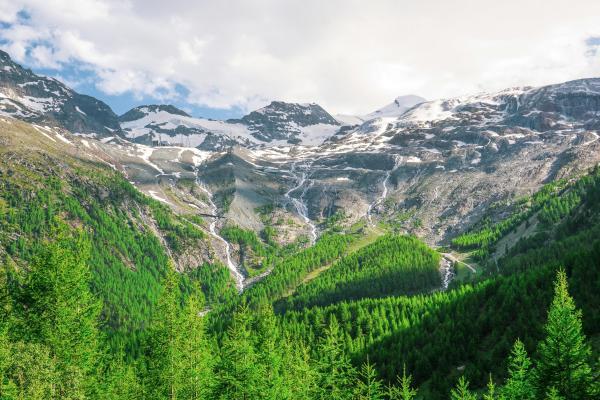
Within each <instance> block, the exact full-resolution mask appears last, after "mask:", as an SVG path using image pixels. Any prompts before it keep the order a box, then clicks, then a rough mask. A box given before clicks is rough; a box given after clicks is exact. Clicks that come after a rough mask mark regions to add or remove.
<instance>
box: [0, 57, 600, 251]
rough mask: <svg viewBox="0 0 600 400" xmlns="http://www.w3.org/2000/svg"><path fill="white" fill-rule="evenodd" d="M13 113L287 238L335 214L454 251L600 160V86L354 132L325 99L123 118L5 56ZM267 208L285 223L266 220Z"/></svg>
mask: <svg viewBox="0 0 600 400" xmlns="http://www.w3.org/2000/svg"><path fill="white" fill-rule="evenodd" d="M0 114H1V115H4V116H7V115H9V116H12V117H14V118H18V119H22V120H25V121H28V122H33V123H44V124H46V123H48V124H54V125H58V126H61V127H64V128H66V129H68V130H70V131H71V132H74V133H95V134H96V135H100V136H101V137H104V138H105V139H103V140H92V139H90V138H89V137H87V136H86V138H79V139H77V140H75V139H72V138H71V139H69V141H73V142H74V144H72V146H73V149H72V150H73V151H76V152H78V154H80V155H81V157H84V158H85V157H87V158H89V159H90V160H94V162H101V163H105V164H108V165H110V166H111V167H112V168H115V169H118V170H120V171H121V172H122V173H123V174H124V175H125V176H127V178H128V180H129V181H130V182H133V183H134V184H135V185H136V186H137V187H138V188H139V189H140V190H142V191H144V192H145V193H146V194H148V195H150V196H152V197H154V198H155V199H157V200H159V201H161V202H163V203H165V204H167V205H169V206H170V207H171V208H172V209H173V210H174V211H175V212H177V213H180V214H206V215H215V214H218V215H217V216H216V217H215V218H219V222H218V224H216V225H213V226H212V227H213V228H215V229H216V230H218V227H219V226H223V225H224V224H225V223H231V224H235V225H239V226H241V227H243V228H247V229H252V230H255V231H261V230H263V229H264V228H265V226H267V225H268V226H272V227H274V229H275V230H276V232H277V234H278V237H277V238H276V240H278V241H280V242H281V243H290V242H291V241H294V240H296V239H297V238H299V237H301V236H304V237H308V238H309V240H310V241H314V238H315V237H316V236H318V234H319V232H321V230H322V229H324V228H325V225H326V221H327V219H328V218H329V217H331V216H334V215H343V216H344V220H343V223H344V224H346V225H352V224H355V223H357V222H360V221H361V220H363V221H365V222H366V223H369V224H377V223H378V222H385V223H386V224H388V226H390V227H392V228H394V229H396V230H399V231H404V232H411V233H414V234H417V235H419V236H421V237H423V238H424V239H425V240H427V241H428V242H430V243H445V242H447V241H448V240H449V239H450V238H452V237H453V236H455V235H457V234H459V233H461V232H463V231H464V230H465V229H467V228H468V227H469V226H470V225H472V224H473V223H475V222H477V221H478V220H479V219H480V218H481V216H482V215H483V213H484V211H485V210H487V209H489V208H490V206H491V205H492V204H495V205H497V207H495V209H497V210H498V213H499V214H498V215H501V213H502V212H505V211H506V209H507V208H508V207H510V204H511V203H512V202H513V201H514V200H515V199H516V198H518V197H520V196H523V195H527V194H530V193H533V192H534V191H536V190H537V189H538V188H539V187H540V186H541V185H543V184H544V183H547V182H550V181H552V180H555V179H559V178H562V177H568V176H572V175H576V174H580V173H583V172H584V171H585V170H586V169H588V168H590V167H592V166H594V165H596V164H597V163H598V162H599V161H600V151H599V150H600V149H599V146H600V141H599V140H598V139H599V137H600V136H599V135H600V133H599V131H600V79H582V80H576V81H571V82H565V83H561V84H556V85H549V86H544V87H538V88H531V87H521V88H509V89H506V90H503V91H500V92H497V93H482V94H476V95H472V96H465V97H457V98H450V99H440V100H434V101H425V100H424V99H422V98H419V97H417V96H409V97H407V98H398V99H397V101H395V102H394V103H393V104H391V105H390V106H386V107H384V108H383V109H381V110H378V112H375V113H372V114H369V115H367V116H362V117H354V118H346V120H350V119H351V120H352V121H353V122H352V124H349V123H347V124H343V123H341V122H340V120H341V119H335V118H334V117H332V116H331V115H330V114H329V113H327V112H326V111H325V110H323V109H322V108H321V107H320V106H318V105H317V104H314V103H311V104H296V103H284V102H272V103H271V104H270V105H268V106H266V107H264V108H262V109H260V110H256V111H254V112H251V113H250V114H248V115H246V116H245V117H242V118H240V119H237V120H229V121H214V120H208V119H202V118H194V117H191V116H190V115H188V114H187V113H185V112H184V111H181V110H179V109H177V108H175V107H173V106H167V105H148V106H140V107H136V108H134V109H133V110H131V111H129V112H128V113H126V114H124V115H123V116H121V117H120V120H118V119H117V117H116V116H115V115H114V113H112V111H111V110H110V108H108V106H106V105H105V104H104V103H102V102H100V101H98V100H96V99H93V98H91V97H87V96H82V95H79V94H77V93H76V92H74V91H72V90H71V89H69V88H67V87H65V86H64V85H63V84H61V83H60V82H58V81H56V80H53V79H50V78H44V77H39V76H37V75H35V74H33V73H32V72H31V71H29V70H26V69H24V68H22V67H20V66H19V65H17V64H15V63H13V62H12V61H11V60H10V58H9V57H8V55H7V54H6V53H2V52H0ZM356 124H358V125H356ZM38 128H39V127H38ZM36 129H37V128H36ZM44 129H45V128H44ZM36 132H37V131H36ZM40 132H41V131H40ZM35 134H36V135H38V133H35ZM39 134H40V135H50V136H52V135H54V134H55V133H52V132H50V131H48V132H46V131H44V132H41V133H39ZM108 136H111V137H112V136H114V137H113V138H112V139H110V140H109V138H108ZM39 138H41V139H43V138H42V136H40V137H39ZM50 139H51V140H52V141H54V142H57V141H58V140H62V139H61V138H60V137H58V136H57V137H56V138H54V137H53V138H50ZM50 139H49V140H50ZM63 139H64V137H63ZM61 143H62V142H61ZM165 144H168V145H169V146H168V147H164V146H163V145H165ZM265 207H267V208H269V209H272V210H276V211H273V213H274V215H273V216H271V217H269V218H265V216H264V215H261V211H260V210H264V209H265ZM503 210H504V211H503ZM221 217H222V218H221ZM210 218H212V217H209V218H208V219H207V220H206V221H205V222H204V223H203V228H204V229H205V230H207V231H208V230H209V227H210V226H211V225H210V223H211V221H212V222H214V221H213V220H211V219H210ZM276 222H278V223H276ZM213 238H214V236H213ZM219 243H221V244H219ZM213 244H214V245H215V246H214V247H215V248H217V247H219V246H223V244H222V241H220V240H219V239H218V238H215V240H214V243H213ZM201 253H202V252H201ZM209 256H210V255H209V254H208V253H206V254H204V253H202V254H200V253H198V254H191V253H190V254H187V255H185V256H184V258H187V259H189V261H190V262H196V261H197V260H200V259H206V257H209Z"/></svg>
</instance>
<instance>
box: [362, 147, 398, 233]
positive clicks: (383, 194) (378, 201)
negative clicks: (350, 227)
mask: <svg viewBox="0 0 600 400" xmlns="http://www.w3.org/2000/svg"><path fill="white" fill-rule="evenodd" d="M401 162H402V156H398V155H394V166H393V167H392V169H390V170H387V171H386V173H385V179H384V180H383V190H382V191H381V195H380V196H379V197H378V198H377V199H375V201H374V202H372V203H371V204H369V208H368V209H367V220H368V221H369V223H370V224H371V225H372V224H373V220H372V218H371V215H372V214H373V209H375V207H379V205H381V204H382V203H383V202H384V201H385V199H386V197H387V195H388V182H389V180H390V177H391V176H392V173H393V172H394V171H395V170H396V169H398V167H399V166H400V163H401Z"/></svg>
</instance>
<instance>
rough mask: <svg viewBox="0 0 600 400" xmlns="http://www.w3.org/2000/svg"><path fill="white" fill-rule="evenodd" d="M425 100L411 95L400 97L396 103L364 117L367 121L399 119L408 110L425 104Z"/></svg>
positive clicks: (396, 99) (395, 100)
mask: <svg viewBox="0 0 600 400" xmlns="http://www.w3.org/2000/svg"><path fill="white" fill-rule="evenodd" d="M424 101H427V100H425V99H424V98H423V97H421V96H415V95H413V94H409V95H406V96H398V97H396V98H395V99H394V101H393V102H392V103H390V104H388V105H387V106H385V107H382V108H380V109H379V110H376V111H373V112H372V113H370V114H367V115H365V116H364V117H363V119H364V120H365V121H367V120H369V119H374V118H387V117H399V116H400V115H402V114H404V113H405V112H406V111H407V110H408V109H410V108H412V107H414V106H415V105H417V104H419V103H423V102H424Z"/></svg>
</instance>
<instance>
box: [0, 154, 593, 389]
mask: <svg viewBox="0 0 600 400" xmlns="http://www.w3.org/2000/svg"><path fill="white" fill-rule="evenodd" d="M0 153H1V155H2V157H1V158H0V177H1V179H0V217H1V218H0V243H1V246H0V254H1V256H2V261H1V268H0V289H1V292H0V307H1V308H0V310H1V312H2V318H1V319H0V398H2V399H84V398H90V399H177V398H178V399H200V398H203V399H263V398H265V399H413V398H415V399H448V398H451V399H476V398H478V397H482V396H486V397H484V398H485V399H540V400H542V399H544V400H545V399H549V398H551V399H569V400H570V399H573V400H580V399H581V400H583V399H594V398H597V396H598V395H599V392H598V385H597V381H598V354H599V352H598V347H599V346H598V344H597V343H598V338H599V337H600V317H599V315H598V309H600V290H599V289H600V169H598V168H596V169H594V170H592V171H590V173H589V174H587V175H586V176H583V177H581V178H579V179H571V180H561V181H557V182H554V183H551V184H549V185H547V186H545V187H543V188H542V189H541V190H540V191H539V192H538V193H536V194H534V195H533V196H531V197H526V198H523V199H520V200H519V201H517V202H516V203H515V204H512V205H511V207H510V208H509V210H510V213H508V214H506V215H505V216H504V218H500V219H496V220H494V219H492V218H491V217H489V218H483V219H482V222H481V223H480V224H478V225H475V226H474V228H473V229H472V230H471V231H469V232H467V233H465V234H463V235H461V236H459V237H457V238H456V239H455V240H454V241H453V243H452V246H453V249H454V250H455V251H462V252H470V253H469V254H467V255H468V256H470V257H471V259H475V260H476V261H477V263H478V264H477V268H478V273H477V274H476V275H473V276H474V277H472V278H470V280H469V279H466V280H463V281H458V280H457V281H455V282H453V283H452V284H451V285H450V287H449V288H448V289H444V287H443V286H442V284H441V276H440V272H441V271H440V268H441V266H442V261H443V260H442V255H441V254H440V253H438V251H436V250H433V249H431V248H429V247H428V246H427V245H425V244H424V243H423V242H421V241H420V240H419V239H418V238H416V237H413V236H405V235H398V234H391V233H387V234H383V235H382V236H380V237H379V238H378V239H376V240H375V236H376V235H377V234H378V233H380V232H381V231H380V229H381V228H374V227H370V228H369V227H367V228H365V229H364V230H362V231H361V230H360V229H355V230H352V231H349V230H344V228H341V227H338V226H336V227H335V229H334V228H330V229H327V228H325V229H326V230H325V231H324V232H321V235H320V237H319V240H318V241H317V242H316V243H315V245H314V246H310V247H307V248H303V249H302V248H300V247H294V246H291V247H288V248H284V247H279V245H277V244H274V243H270V242H269V241H268V240H266V239H265V238H262V239H261V238H260V237H259V236H258V235H257V234H255V233H254V232H252V231H248V230H245V229H242V228H239V227H236V226H229V227H228V228H225V229H223V230H222V232H221V233H222V235H223V236H224V237H226V238H227V239H228V240H229V241H231V242H233V243H234V245H235V246H237V250H238V252H239V253H240V256H242V255H243V258H244V260H247V261H248V263H249V264H248V268H251V267H252V266H254V267H258V268H254V267H252V268H254V269H255V270H256V271H255V273H258V271H261V270H265V269H267V268H268V269H272V272H271V273H270V274H269V275H268V276H266V277H265V278H264V279H262V280H260V281H258V282H254V283H253V284H252V285H249V287H247V288H246V289H245V290H244V292H243V293H241V294H238V293H237V292H236V290H235V286H234V283H233V280H232V279H231V276H230V274H229V271H228V270H227V269H226V268H225V267H224V266H222V265H221V264H220V263H219V262H217V261H216V259H215V258H212V259H208V260H202V261H199V262H198V265H193V266H190V267H191V268H188V269H183V268H181V266H182V265H183V264H181V263H179V264H178V261H181V258H180V256H182V255H186V259H190V254H193V253H190V252H192V251H193V250H194V249H196V250H197V249H203V248H204V249H207V248H208V246H207V243H206V240H207V234H206V233H205V232H204V231H203V229H202V227H203V224H204V221H202V220H201V219H200V218H199V217H198V216H187V215H176V214H174V213H173V212H172V211H171V210H170V209H169V208H167V207H166V206H165V205H164V204H161V203H160V202H157V201H155V200H153V199H150V198H148V197H146V196H144V195H142V194H141V193H140V192H139V191H137V189H136V188H135V187H134V186H133V185H131V184H130V183H129V182H127V180H126V179H124V178H123V176H122V175H121V174H120V173H118V172H116V171H114V170H113V169H112V168H110V167H108V166H106V165H104V164H102V163H94V162H90V161H89V160H83V159H80V158H76V157H70V156H67V155H64V154H62V153H58V152H56V149H43V151H42V150H41V149H38V150H33V151H31V150H30V149H27V150H24V149H23V150H20V151H15V150H14V148H13V149H12V150H9V149H8V148H0ZM59 154H61V155H60V156H59ZM490 215H491V214H490ZM523 232H527V234H522V233H523ZM518 234H521V236H519V235H518ZM365 235H371V236H369V237H367V236H365ZM507 238H512V239H514V240H508V239H507ZM207 251H208V253H210V251H209V250H207ZM242 253H243V254H242ZM191 259H194V258H193V257H192V258H191Z"/></svg>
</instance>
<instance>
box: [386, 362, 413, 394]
mask: <svg viewBox="0 0 600 400" xmlns="http://www.w3.org/2000/svg"><path fill="white" fill-rule="evenodd" d="M397 381H398V385H399V386H398V387H396V386H391V387H390V388H389V391H388V396H389V398H390V400H413V399H414V398H415V397H416V396H417V390H416V389H413V387H412V386H411V385H412V375H406V365H404V366H403V367H402V376H401V377H400V376H398V377H397Z"/></svg>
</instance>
